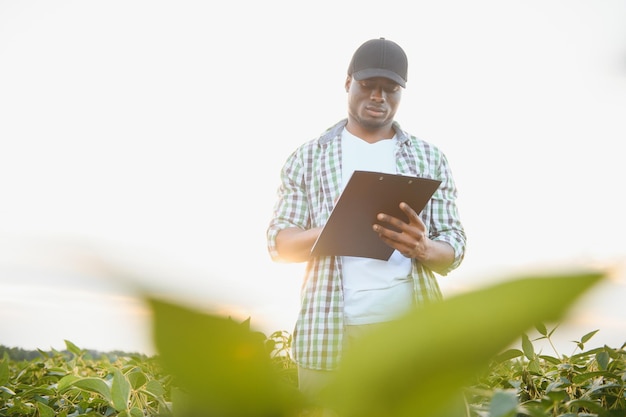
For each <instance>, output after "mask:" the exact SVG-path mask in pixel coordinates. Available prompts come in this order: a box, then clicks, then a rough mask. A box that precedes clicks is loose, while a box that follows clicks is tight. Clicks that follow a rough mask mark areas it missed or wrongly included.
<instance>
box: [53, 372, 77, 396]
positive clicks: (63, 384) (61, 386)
mask: <svg viewBox="0 0 626 417" xmlns="http://www.w3.org/2000/svg"><path fill="white" fill-rule="evenodd" d="M79 379H80V377H78V376H76V375H66V376H64V377H63V378H61V379H60V380H59V382H58V384H57V388H58V390H59V392H63V391H65V390H67V389H68V388H71V387H72V385H73V384H74V382H76V381H78V380H79Z"/></svg>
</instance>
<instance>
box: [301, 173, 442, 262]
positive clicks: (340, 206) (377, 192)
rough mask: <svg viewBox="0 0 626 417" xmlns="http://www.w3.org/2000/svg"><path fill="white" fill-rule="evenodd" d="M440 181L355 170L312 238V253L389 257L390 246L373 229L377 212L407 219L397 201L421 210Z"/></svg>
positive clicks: (375, 257)
mask: <svg viewBox="0 0 626 417" xmlns="http://www.w3.org/2000/svg"><path fill="white" fill-rule="evenodd" d="M439 184H441V181H439V180H435V179H431V178H421V177H413V176H407V175H400V174H387V173H381V172H372V171H355V172H354V173H353V174H352V176H351V177H350V180H349V181H348V183H347V184H346V187H345V188H344V190H343V192H342V193H341V195H340V196H339V199H338V200H337V204H335V207H334V208H333V210H332V212H331V213H330V216H329V218H328V221H327V222H326V224H325V225H324V227H323V229H322V232H321V233H320V235H319V236H318V238H317V240H316V241H315V244H314V245H313V248H312V249H311V255H312V256H359V257H364V258H373V259H381V260H388V259H389V257H390V256H391V254H392V253H393V248H392V247H390V246H388V245H387V244H385V243H384V242H383V241H382V240H381V239H380V238H379V237H378V234H377V233H376V232H374V230H373V229H372V225H373V224H374V223H376V222H377V220H376V216H377V215H378V213H386V214H389V215H391V216H394V217H397V218H399V219H405V220H407V218H406V214H404V212H403V211H402V210H401V209H400V207H399V205H400V203H401V202H402V201H404V202H405V203H407V204H408V205H409V206H411V208H413V210H415V211H416V212H417V213H420V212H421V211H422V210H423V209H424V207H425V206H426V204H427V203H428V201H429V200H430V199H431V197H432V196H433V194H434V193H435V191H436V190H437V188H438V187H439Z"/></svg>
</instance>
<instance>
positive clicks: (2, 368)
mask: <svg viewBox="0 0 626 417" xmlns="http://www.w3.org/2000/svg"><path fill="white" fill-rule="evenodd" d="M8 384H9V357H8V356H5V358H4V359H3V360H1V361H0V387H1V386H3V385H8Z"/></svg>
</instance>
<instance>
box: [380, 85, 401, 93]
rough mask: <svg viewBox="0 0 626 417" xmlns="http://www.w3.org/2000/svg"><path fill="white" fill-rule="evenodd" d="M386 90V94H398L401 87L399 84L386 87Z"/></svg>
mask: <svg viewBox="0 0 626 417" xmlns="http://www.w3.org/2000/svg"><path fill="white" fill-rule="evenodd" d="M384 90H385V92H387V93H395V92H397V91H398V90H400V85H398V84H393V85H386V86H385V87H384Z"/></svg>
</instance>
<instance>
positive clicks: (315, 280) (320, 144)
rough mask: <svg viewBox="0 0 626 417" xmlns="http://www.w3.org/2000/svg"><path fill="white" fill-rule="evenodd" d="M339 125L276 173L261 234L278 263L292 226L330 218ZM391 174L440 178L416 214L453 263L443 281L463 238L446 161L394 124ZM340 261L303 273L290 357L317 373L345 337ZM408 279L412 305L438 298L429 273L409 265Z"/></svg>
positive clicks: (316, 262) (333, 362) (457, 259)
mask: <svg viewBox="0 0 626 417" xmlns="http://www.w3.org/2000/svg"><path fill="white" fill-rule="evenodd" d="M346 122H347V120H345V119H344V120H342V121H340V122H339V123H337V124H336V125H334V126H333V127H331V128H330V129H328V130H327V131H326V132H325V133H324V134H322V136H320V137H319V138H317V139H314V140H311V141H309V142H307V143H305V144H303V145H302V146H300V147H299V148H298V149H296V150H295V151H294V152H293V153H292V154H291V155H290V156H289V157H288V158H287V161H286V162H285V165H284V166H283V168H282V171H281V184H280V187H279V189H278V201H277V202H276V204H275V206H274V215H273V218H272V220H271V222H270V224H269V227H268V229H267V243H268V251H269V254H270V256H271V257H272V259H273V260H276V261H279V260H280V257H279V256H278V253H277V251H276V235H277V234H278V232H279V231H281V230H283V229H285V228H289V227H297V228H300V229H303V230H306V229H309V228H312V227H318V226H322V225H324V224H325V223H326V221H327V220H328V217H329V216H330V212H331V210H332V208H333V204H334V202H335V200H336V198H337V197H338V196H339V194H340V192H341V186H342V181H341V132H342V130H343V128H344V127H345V125H346ZM394 129H395V130H396V137H397V138H398V141H397V147H396V168H397V172H398V173H401V174H407V175H414V176H421V177H427V178H434V179H438V180H441V181H442V183H441V185H440V186H439V189H438V190H437V191H436V192H435V194H434V195H433V197H432V199H431V200H430V202H429V203H428V204H427V205H426V207H425V208H424V210H423V211H422V213H421V215H420V216H421V218H422V220H423V221H424V224H425V225H426V227H427V228H428V230H429V237H430V238H431V239H433V240H439V241H444V242H448V243H449V244H450V245H451V246H452V248H453V249H454V255H455V256H454V262H453V263H452V265H450V267H449V268H448V270H447V271H444V275H445V274H447V273H448V272H450V271H451V270H453V269H455V268H456V267H457V266H459V264H460V263H461V261H462V260H463V256H464V254H465V232H464V230H463V226H462V224H461V221H460V218H459V215H458V212H457V207H456V203H455V200H456V196H457V190H456V186H455V184H454V180H453V178H452V173H451V171H450V168H449V166H448V162H447V159H446V157H445V155H444V154H443V153H442V152H441V151H440V150H439V149H438V148H437V147H435V146H433V145H431V144H429V143H427V142H425V141H423V140H420V139H418V138H416V137H414V136H410V135H408V134H407V133H406V132H404V131H402V130H401V129H400V126H399V125H398V124H397V123H396V122H394ZM341 276H342V275H341V257H334V256H328V257H317V258H312V259H311V260H310V261H309V262H308V264H307V266H306V269H305V277H304V281H303V284H302V290H301V303H302V304H301V309H300V313H299V315H298V319H297V322H296V326H295V330H294V333H293V345H292V349H293V354H294V358H295V360H296V362H297V363H298V365H300V366H302V367H305V368H310V369H318V370H329V369H334V368H335V367H336V366H337V364H338V361H339V360H340V359H341V346H342V339H343V327H344V315H343V289H342V278H341ZM411 276H412V278H413V283H414V286H413V287H414V291H413V293H414V298H415V303H416V305H418V306H419V305H423V304H425V303H428V302H430V301H434V300H439V299H441V290H440V289H439V284H438V283H437V280H436V278H435V275H434V273H433V272H432V271H431V270H430V269H428V268H426V267H424V266H423V265H421V264H420V263H419V262H418V261H417V260H415V259H413V261H412V267H411Z"/></svg>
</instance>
